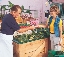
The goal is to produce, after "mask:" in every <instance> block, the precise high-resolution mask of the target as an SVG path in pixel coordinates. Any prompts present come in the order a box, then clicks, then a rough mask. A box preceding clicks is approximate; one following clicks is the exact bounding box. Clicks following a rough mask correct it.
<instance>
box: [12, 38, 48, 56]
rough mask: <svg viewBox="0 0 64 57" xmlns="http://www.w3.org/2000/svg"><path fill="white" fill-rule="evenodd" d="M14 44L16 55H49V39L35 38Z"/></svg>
mask: <svg viewBox="0 0 64 57" xmlns="http://www.w3.org/2000/svg"><path fill="white" fill-rule="evenodd" d="M13 44H14V57H47V53H48V39H47V38H45V39H40V40H35V41H32V42H28V43H23V44H17V43H15V42H14V43H13Z"/></svg>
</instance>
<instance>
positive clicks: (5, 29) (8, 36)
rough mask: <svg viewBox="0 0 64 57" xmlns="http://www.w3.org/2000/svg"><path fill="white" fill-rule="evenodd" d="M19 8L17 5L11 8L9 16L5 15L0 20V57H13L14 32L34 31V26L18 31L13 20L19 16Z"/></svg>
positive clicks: (18, 27) (17, 26)
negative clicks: (0, 21) (0, 20)
mask: <svg viewBox="0 0 64 57" xmlns="http://www.w3.org/2000/svg"><path fill="white" fill-rule="evenodd" d="M20 14H21V7H20V6H19V5H14V6H13V7H12V8H11V11H10V13H9V14H7V15H5V16H4V17H3V19H2V24H1V33H0V57H13V45H12V40H13V34H14V32H15V31H18V32H24V31H27V30H29V29H30V30H32V29H34V26H30V27H28V28H26V29H25V28H22V29H20V26H19V25H18V24H17V22H16V20H15V18H17V17H18V16H20Z"/></svg>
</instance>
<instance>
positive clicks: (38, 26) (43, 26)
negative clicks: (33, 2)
mask: <svg viewBox="0 0 64 57" xmlns="http://www.w3.org/2000/svg"><path fill="white" fill-rule="evenodd" d="M41 27H42V28H45V25H37V26H35V28H41Z"/></svg>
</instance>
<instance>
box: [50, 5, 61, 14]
mask: <svg viewBox="0 0 64 57" xmlns="http://www.w3.org/2000/svg"><path fill="white" fill-rule="evenodd" d="M53 11H54V12H57V14H59V13H60V11H59V8H58V6H57V5H53V6H51V7H50V12H53Z"/></svg>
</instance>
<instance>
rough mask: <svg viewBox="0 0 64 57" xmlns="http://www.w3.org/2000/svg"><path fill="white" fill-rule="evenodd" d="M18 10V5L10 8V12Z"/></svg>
mask: <svg viewBox="0 0 64 57" xmlns="http://www.w3.org/2000/svg"><path fill="white" fill-rule="evenodd" d="M18 8H19V9H21V7H20V6H19V5H14V6H12V7H11V11H18Z"/></svg>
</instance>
